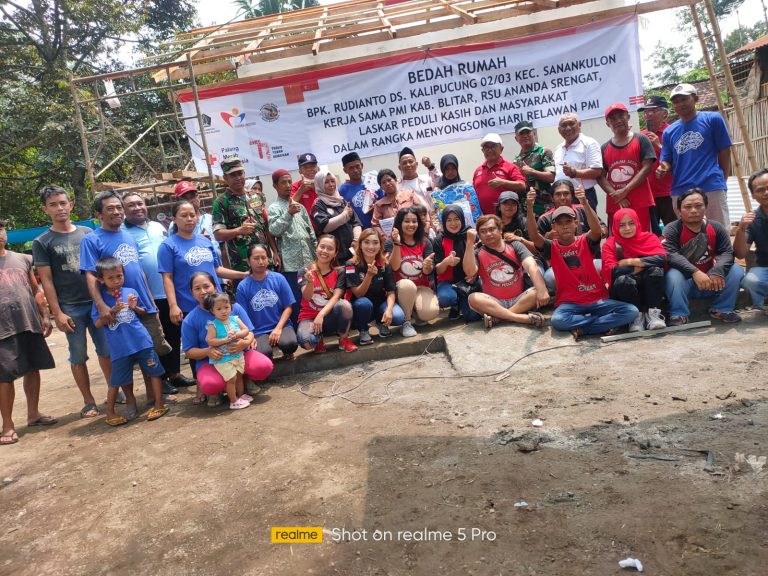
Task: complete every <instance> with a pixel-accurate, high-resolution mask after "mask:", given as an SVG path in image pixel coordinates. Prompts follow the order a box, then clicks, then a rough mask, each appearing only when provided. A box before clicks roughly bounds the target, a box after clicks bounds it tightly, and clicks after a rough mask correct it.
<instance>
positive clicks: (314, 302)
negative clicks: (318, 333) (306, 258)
mask: <svg viewBox="0 0 768 576" xmlns="http://www.w3.org/2000/svg"><path fill="white" fill-rule="evenodd" d="M340 270H341V268H332V269H331V271H330V272H328V274H326V275H324V276H323V280H325V285H326V286H328V290H330V291H331V296H333V291H334V290H335V289H336V288H343V287H344V282H343V281H344V274H342V273H340ZM299 274H300V276H299V277H300V278H301V279H302V282H301V286H302V287H303V286H304V282H303V279H304V274H305V270H302V271H301V272H300V273H299ZM312 276H313V278H314V280H315V282H314V284H315V289H314V291H313V292H312V299H311V300H307V299H306V298H303V297H302V299H301V310H300V311H299V322H301V321H302V320H314V319H315V317H316V316H317V315H318V313H319V312H320V310H322V309H323V308H325V306H326V305H327V304H328V301H329V300H330V299H331V298H330V296H328V295H327V294H326V293H325V290H323V285H322V284H321V283H320V275H319V273H318V271H317V270H312ZM340 280H341V282H340ZM339 284H341V285H339Z"/></svg>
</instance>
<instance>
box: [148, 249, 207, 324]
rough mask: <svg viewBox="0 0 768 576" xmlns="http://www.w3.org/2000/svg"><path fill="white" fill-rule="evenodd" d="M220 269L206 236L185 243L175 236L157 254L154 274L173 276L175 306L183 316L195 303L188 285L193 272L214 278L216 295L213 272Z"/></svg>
mask: <svg viewBox="0 0 768 576" xmlns="http://www.w3.org/2000/svg"><path fill="white" fill-rule="evenodd" d="M219 266H221V262H220V261H219V257H218V256H217V255H216V251H215V250H214V249H213V244H212V243H211V241H210V240H208V238H206V237H205V236H201V235H199V234H195V235H194V236H193V237H192V238H190V239H189V240H187V239H186V238H182V237H181V236H179V235H178V234H173V235H171V236H168V238H166V239H165V241H164V242H163V243H162V244H161V245H160V248H159V249H158V251H157V270H158V272H160V273H161V274H162V273H163V272H170V273H171V274H173V285H174V287H175V288H176V303H177V304H178V305H179V308H181V311H182V312H184V314H186V313H187V312H189V311H190V310H192V309H193V308H194V307H195V306H198V303H197V300H195V299H194V298H193V297H192V292H191V291H190V289H189V281H190V279H191V278H192V274H194V273H195V272H208V273H209V274H210V275H211V276H213V281H214V282H215V284H216V291H217V292H221V286H220V285H219V279H218V278H217V277H216V268H218V267H219Z"/></svg>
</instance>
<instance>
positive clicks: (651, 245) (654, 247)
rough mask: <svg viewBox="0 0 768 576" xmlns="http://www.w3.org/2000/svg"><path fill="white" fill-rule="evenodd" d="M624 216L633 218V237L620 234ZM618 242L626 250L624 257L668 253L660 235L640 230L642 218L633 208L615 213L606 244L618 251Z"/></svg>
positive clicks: (621, 209) (622, 209)
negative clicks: (620, 225) (620, 224)
mask: <svg viewBox="0 0 768 576" xmlns="http://www.w3.org/2000/svg"><path fill="white" fill-rule="evenodd" d="M624 216H629V217H630V218H632V220H634V222H635V225H636V228H635V235H634V236H632V237H631V238H624V237H622V236H619V222H621V219H622V218H624ZM617 243H618V244H619V245H620V246H621V248H622V250H623V252H624V258H642V257H644V256H657V255H662V254H666V250H664V246H662V245H661V240H659V238H658V236H656V235H654V234H651V233H650V232H643V231H641V230H640V219H639V218H638V217H637V212H635V211H634V210H632V208H620V209H619V210H617V211H616V213H615V214H614V215H613V222H612V223H611V235H610V236H609V237H608V239H607V240H606V241H605V244H606V246H610V247H611V248H612V249H613V250H614V251H616V244H617Z"/></svg>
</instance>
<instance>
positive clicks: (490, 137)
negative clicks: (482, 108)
mask: <svg viewBox="0 0 768 576" xmlns="http://www.w3.org/2000/svg"><path fill="white" fill-rule="evenodd" d="M486 142H491V143H492V144H502V145H503V144H504V143H503V142H502V141H501V136H499V135H498V134H496V133H495V132H488V134H486V135H485V136H483V139H482V140H480V144H485V143H486Z"/></svg>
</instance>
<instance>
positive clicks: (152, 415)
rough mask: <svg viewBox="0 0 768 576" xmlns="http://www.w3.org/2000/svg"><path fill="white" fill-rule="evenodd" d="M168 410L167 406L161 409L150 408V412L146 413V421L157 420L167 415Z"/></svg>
mask: <svg viewBox="0 0 768 576" xmlns="http://www.w3.org/2000/svg"><path fill="white" fill-rule="evenodd" d="M169 410H170V408H168V406H163V407H162V408H152V410H150V411H149V412H148V413H147V420H157V419H158V418H161V417H163V416H165V415H166V414H168V411H169Z"/></svg>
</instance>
